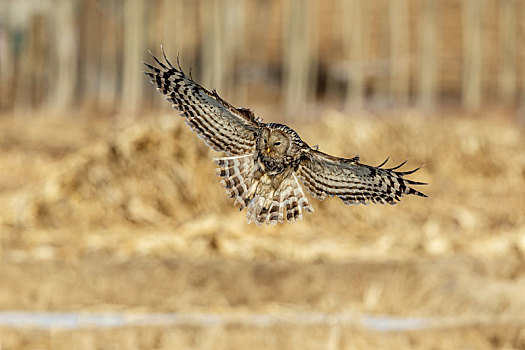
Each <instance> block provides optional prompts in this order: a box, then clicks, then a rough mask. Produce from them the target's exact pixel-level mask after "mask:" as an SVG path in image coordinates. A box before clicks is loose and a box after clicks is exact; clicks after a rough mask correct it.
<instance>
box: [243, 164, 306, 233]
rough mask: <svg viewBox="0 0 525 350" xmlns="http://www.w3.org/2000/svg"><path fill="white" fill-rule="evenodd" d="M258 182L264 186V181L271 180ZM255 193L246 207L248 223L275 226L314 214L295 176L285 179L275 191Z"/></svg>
mask: <svg viewBox="0 0 525 350" xmlns="http://www.w3.org/2000/svg"><path fill="white" fill-rule="evenodd" d="M260 181H261V182H262V184H261V185H263V186H264V185H265V184H264V182H265V181H268V182H269V181H271V180H270V179H269V178H268V177H265V176H263V177H262V178H261V180H260ZM268 185H270V184H269V183H268ZM263 186H261V187H263ZM268 187H269V188H271V186H268ZM257 193H258V194H255V195H254V197H253V199H252V200H251V201H250V204H249V205H248V214H247V219H248V223H251V222H255V224H256V225H261V224H262V223H266V224H270V225H275V224H277V223H278V222H283V221H289V222H291V221H297V220H300V219H302V217H303V213H313V212H314V209H313V208H312V206H311V205H310V203H309V202H308V198H307V197H306V195H305V194H304V191H303V189H302V187H301V185H300V184H299V182H298V181H297V177H296V176H295V174H291V175H289V176H288V177H287V178H285V179H284V180H283V181H282V182H281V184H280V186H279V187H278V189H277V190H270V191H257ZM259 193H260V194H259Z"/></svg>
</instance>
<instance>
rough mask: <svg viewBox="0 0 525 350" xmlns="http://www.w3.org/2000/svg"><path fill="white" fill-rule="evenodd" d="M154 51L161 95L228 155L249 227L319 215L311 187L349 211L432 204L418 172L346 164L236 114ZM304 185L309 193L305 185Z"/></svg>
mask: <svg viewBox="0 0 525 350" xmlns="http://www.w3.org/2000/svg"><path fill="white" fill-rule="evenodd" d="M162 53H163V56H164V62H162V61H161V60H159V59H158V58H157V57H155V56H154V55H153V54H152V53H151V52H150V54H151V56H152V57H153V60H154V61H155V62H156V65H152V64H149V63H146V62H144V64H145V65H146V67H147V68H148V71H146V72H144V73H145V74H146V75H148V76H149V77H150V78H151V82H152V83H153V84H154V85H155V86H156V87H157V90H158V91H159V92H160V93H162V94H164V95H165V96H166V99H167V100H168V101H169V102H171V104H172V107H173V108H175V109H176V110H178V111H180V114H181V116H182V117H184V119H185V122H186V124H188V125H189V127H190V128H191V129H192V130H193V131H194V132H195V133H197V135H198V136H199V137H200V138H202V139H203V140H204V142H205V143H206V144H207V145H208V146H209V147H211V148H212V149H213V150H215V151H218V152H222V153H224V154H225V155H226V156H225V157H221V158H216V159H214V161H215V163H216V164H217V165H218V168H217V174H218V175H219V176H220V177H221V178H222V180H221V183H222V185H223V186H224V187H225V188H226V190H227V193H228V195H229V197H230V198H232V199H233V200H234V204H235V205H237V206H238V207H239V210H243V209H245V208H246V211H247V220H248V223H251V222H254V223H255V224H257V225H261V224H263V223H266V224H272V225H275V224H277V223H282V222H285V221H288V222H291V221H297V220H299V219H301V218H302V216H303V213H313V211H314V209H313V208H312V206H311V204H310V201H309V200H308V197H307V196H306V195H305V191H304V190H303V186H304V188H305V189H306V190H307V192H309V193H310V195H311V196H312V197H314V198H316V199H319V200H323V199H325V198H326V197H333V196H336V197H339V198H340V199H341V200H342V201H343V202H344V203H345V204H368V203H370V202H372V203H383V204H384V203H389V204H395V203H396V202H397V201H399V200H400V199H401V197H402V196H404V195H411V194H412V195H417V196H421V197H426V195H425V194H423V193H422V192H419V191H417V190H416V189H414V188H412V187H410V186H411V185H426V183H422V182H416V181H413V180H409V179H406V178H405V175H409V174H412V173H414V172H416V171H417V170H418V169H419V168H416V169H414V170H410V171H398V170H397V169H399V168H400V167H401V166H402V165H404V164H405V163H406V161H405V162H403V163H402V164H400V165H398V166H396V167H393V168H384V167H383V166H384V165H385V163H386V162H387V161H388V158H387V160H385V161H384V162H383V163H382V164H380V165H378V166H370V165H366V164H362V163H360V162H359V156H356V157H354V158H349V159H345V158H339V157H334V156H331V155H328V154H326V153H323V152H320V151H318V150H317V148H312V147H310V146H308V145H307V144H306V143H305V142H304V141H303V140H301V138H300V137H299V135H298V134H297V132H295V131H294V130H293V129H291V128H290V127H288V126H286V125H283V124H278V123H264V122H263V121H262V120H261V119H260V118H258V117H256V116H255V115H254V114H253V112H252V111H250V110H249V109H245V108H236V107H234V106H232V105H231V104H230V103H228V102H226V101H225V100H223V99H222V98H220V97H219V95H218V94H217V92H216V91H215V90H213V91H211V92H210V91H208V90H206V89H205V88H203V87H202V86H200V85H199V84H197V83H196V82H195V81H194V80H193V79H192V78H191V76H187V75H186V74H184V72H183V70H182V69H181V67H180V64H177V67H174V66H173V65H172V64H171V63H170V62H169V61H168V59H167V57H166V55H165V54H164V51H163V52H162ZM301 184H302V185H303V186H302V185H301Z"/></svg>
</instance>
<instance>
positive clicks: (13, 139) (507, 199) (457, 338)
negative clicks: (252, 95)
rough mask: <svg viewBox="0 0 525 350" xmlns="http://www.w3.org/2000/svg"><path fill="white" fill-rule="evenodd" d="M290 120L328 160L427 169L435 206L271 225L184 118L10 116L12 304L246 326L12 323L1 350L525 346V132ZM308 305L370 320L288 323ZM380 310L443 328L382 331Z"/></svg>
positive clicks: (5, 284)
mask: <svg viewBox="0 0 525 350" xmlns="http://www.w3.org/2000/svg"><path fill="white" fill-rule="evenodd" d="M263 117H264V115H263ZM266 119H272V118H270V114H269V115H268V118H266ZM287 122H288V123H289V124H290V125H291V126H292V127H294V128H295V129H296V130H297V131H298V132H299V134H300V135H301V136H302V137H303V139H304V140H305V141H306V142H308V143H309V144H311V145H314V144H319V147H320V149H321V150H322V151H324V152H328V153H332V154H335V155H339V156H347V157H351V156H354V155H356V154H359V155H360V156H361V160H362V161H363V162H364V163H368V164H379V163H381V162H382V161H383V160H384V158H386V156H390V157H391V158H390V159H391V160H390V163H389V164H392V165H396V164H398V163H400V162H401V161H403V160H405V158H406V157H409V161H408V163H407V165H406V166H405V167H407V169H408V168H410V167H416V166H419V165H421V164H425V167H424V168H422V170H421V171H419V172H417V173H416V174H414V175H412V177H411V178H413V179H415V180H418V181H425V182H429V183H430V184H431V185H430V186H425V187H422V188H420V189H421V190H422V191H423V192H425V193H426V194H428V195H429V196H430V198H426V199H425V198H412V197H410V198H405V199H404V200H403V201H402V202H401V203H399V204H398V205H396V206H380V205H370V206H352V207H349V206H345V205H343V203H342V202H341V201H340V200H338V199H333V198H332V199H327V200H325V201H323V202H318V201H314V202H313V205H314V209H315V211H316V212H315V213H314V214H313V215H308V216H306V217H304V218H303V220H302V221H301V222H298V223H294V224H284V225H279V226H275V227H265V226H263V227H256V226H254V225H247V224H246V220H245V213H244V212H238V211H237V210H236V209H235V208H234V207H233V206H232V204H231V203H230V201H229V200H228V199H227V198H226V196H225V191H224V189H222V188H221V185H220V183H219V178H218V177H217V176H216V175H214V164H213V162H212V161H211V157H213V156H216V154H215V153H214V152H213V151H210V150H209V149H208V148H207V147H206V146H205V145H203V144H202V142H201V141H200V140H199V139H198V138H197V137H195V135H194V134H192V133H191V132H190V131H189V129H188V128H187V127H186V126H185V125H184V123H183V122H182V120H181V119H180V118H177V117H175V116H174V114H172V113H171V114H168V115H158V116H151V117H149V118H146V119H143V120H141V121H137V122H131V121H127V122H116V121H109V120H108V119H102V118H96V117H92V116H91V117H90V116H68V117H56V118H53V117H49V116H45V117H32V118H31V119H30V120H29V119H27V118H26V117H23V116H17V117H12V116H4V117H3V118H1V119H0V230H1V233H0V260H1V263H0V309H1V310H4V311H5V310H18V311H44V312H45V311H57V312H83V313H86V312H119V313H130V314H140V313H149V312H160V313H199V314H207V313H212V314H214V315H219V316H220V315H234V316H235V317H236V318H235V321H234V322H228V323H220V322H219V323H216V324H215V323H212V324H207V323H203V324H193V323H189V324H184V323H181V324H174V325H158V324H157V325H155V324H152V325H133V326H124V327H113V328H112V327H106V328H104V327H82V328H74V329H66V328H60V327H55V328H52V329H42V328H32V327H22V328H17V327H9V326H2V327H0V348H1V349H2V350H4V349H268V348H273V349H373V348H378V349H525V127H524V125H522V124H519V123H517V122H516V121H514V120H511V118H505V117H503V116H501V115H498V114H497V113H494V114H493V115H485V116H478V117H466V116H458V115H451V116H446V117H423V116H421V115H419V114H418V113H416V112H410V111H409V112H402V113H401V112H398V113H394V114H392V115H384V116H375V115H365V116H358V117H356V116H351V115H342V114H340V113H338V112H335V111H326V112H324V113H323V115H322V117H321V118H320V119H319V120H316V121H307V122H305V123H302V122H299V121H298V120H291V121H287ZM309 313H326V314H327V315H351V316H352V317H354V318H355V320H356V322H338V321H337V318H333V317H332V318H329V319H327V322H324V323H323V322H317V323H312V324H308V322H307V321H308V320H305V322H304V323H302V322H295V321H293V320H292V321H290V320H288V321H286V317H285V316H286V315H292V316H293V315H295V316H293V317H295V319H297V317H298V316H297V315H299V316H300V315H305V316H304V317H305V318H307V317H308V315H309ZM253 315H269V316H272V315H273V316H275V317H277V318H278V317H284V321H281V322H276V323H270V324H257V323H256V322H255V323H254V322H253V319H251V317H253ZM367 315H372V316H374V315H375V316H378V317H379V316H381V315H388V316H389V317H399V318H422V319H425V320H429V323H428V324H427V326H425V327H423V328H421V329H417V327H415V328H414V329H407V330H403V329H397V330H396V329H394V330H380V329H377V328H374V327H368V326H367V325H366V322H365V323H363V322H362V320H363V319H365V318H366V316H367Z"/></svg>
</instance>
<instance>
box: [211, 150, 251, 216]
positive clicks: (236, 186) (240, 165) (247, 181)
mask: <svg viewBox="0 0 525 350" xmlns="http://www.w3.org/2000/svg"><path fill="white" fill-rule="evenodd" d="M213 161H214V162H215V163H216V164H217V165H218V166H219V168H217V170H216V173H217V175H219V176H220V177H221V178H222V181H221V184H222V185H223V186H224V187H225V188H226V191H228V196H229V197H230V198H234V199H235V203H234V205H239V210H243V209H244V208H246V206H247V205H248V204H249V203H250V200H251V197H253V193H252V194H251V195H250V194H249V192H250V191H249V190H250V188H251V187H252V184H253V182H254V181H253V175H254V173H255V157H254V155H253V154H248V155H244V156H235V157H224V158H214V159H213Z"/></svg>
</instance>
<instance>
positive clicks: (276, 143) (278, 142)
mask: <svg viewBox="0 0 525 350" xmlns="http://www.w3.org/2000/svg"><path fill="white" fill-rule="evenodd" d="M280 144H281V141H275V143H274V144H273V145H274V146H279V145H280Z"/></svg>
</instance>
